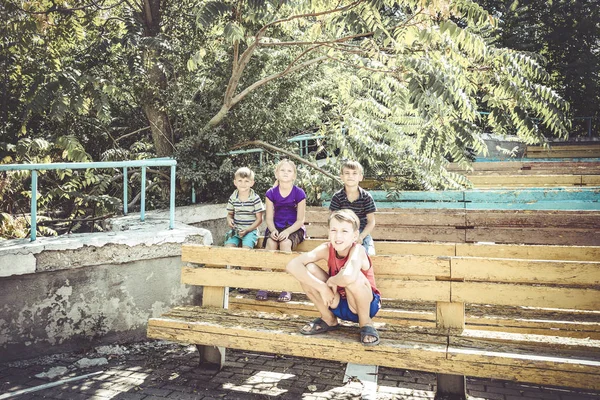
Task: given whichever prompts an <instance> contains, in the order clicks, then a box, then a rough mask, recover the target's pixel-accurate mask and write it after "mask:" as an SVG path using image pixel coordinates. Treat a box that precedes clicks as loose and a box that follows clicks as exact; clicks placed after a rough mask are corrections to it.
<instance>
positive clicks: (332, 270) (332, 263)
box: [327, 243, 381, 297]
mask: <svg viewBox="0 0 600 400" xmlns="http://www.w3.org/2000/svg"><path fill="white" fill-rule="evenodd" d="M354 246H356V243H353V244H352V247H351V248H350V251H349V252H348V255H347V256H346V257H344V258H338V257H337V254H336V252H335V249H334V248H333V246H332V245H331V243H329V245H328V247H329V259H328V260H327V266H328V267H329V276H336V275H337V274H338V273H339V272H340V270H341V269H342V268H343V267H344V265H346V262H348V257H349V256H350V252H351V251H352V249H353V248H354ZM367 258H368V259H369V269H368V270H366V271H365V270H364V269H362V268H361V269H360V272H362V273H363V275H364V276H365V277H366V278H367V280H368V281H369V283H370V284H371V289H372V290H373V293H377V294H379V295H380V294H381V293H379V290H377V287H376V286H375V274H374V273H373V263H372V262H371V257H369V255H368V254H367ZM338 293H339V294H340V296H342V297H346V290H345V289H344V288H343V287H340V286H338Z"/></svg>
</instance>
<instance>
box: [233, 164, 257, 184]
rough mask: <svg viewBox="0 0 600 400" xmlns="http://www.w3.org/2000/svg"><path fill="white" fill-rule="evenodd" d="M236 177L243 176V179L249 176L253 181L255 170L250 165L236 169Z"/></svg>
mask: <svg viewBox="0 0 600 400" xmlns="http://www.w3.org/2000/svg"><path fill="white" fill-rule="evenodd" d="M234 178H242V179H243V178H248V179H250V180H251V181H253V180H254V171H252V170H251V169H250V168H248V167H242V168H238V170H237V171H235V175H234Z"/></svg>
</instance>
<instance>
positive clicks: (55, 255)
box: [0, 205, 225, 361]
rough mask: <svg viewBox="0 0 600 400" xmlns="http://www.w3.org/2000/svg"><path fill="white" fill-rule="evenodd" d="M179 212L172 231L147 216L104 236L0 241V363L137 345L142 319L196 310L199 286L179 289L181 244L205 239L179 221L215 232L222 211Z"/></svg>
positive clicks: (117, 223) (116, 225)
mask: <svg viewBox="0 0 600 400" xmlns="http://www.w3.org/2000/svg"><path fill="white" fill-rule="evenodd" d="M185 209H186V210H181V212H180V213H179V214H178V215H177V217H176V219H177V221H178V222H177V224H176V227H175V229H172V230H171V229H168V226H169V221H168V216H167V219H165V218H163V217H164V215H163V214H161V213H160V212H158V213H152V212H151V213H148V214H147V221H146V222H144V223H140V222H139V216H136V215H131V216H127V217H124V218H119V219H115V220H113V221H110V223H109V224H108V225H107V228H109V229H112V231H110V232H106V233H92V234H77V235H66V236H61V237H57V238H39V239H38V240H36V241H35V242H29V241H28V240H10V241H8V240H6V241H0V359H1V360H3V361H8V360H15V359H24V358H28V357H32V356H38V355H41V354H50V353H57V352H63V351H73V350H79V349H84V348H86V347H90V346H97V345H99V344H108V343H115V342H121V341H122V342H126V341H135V340H141V339H143V338H145V335H146V323H147V320H148V318H149V317H152V316H159V315H160V314H161V313H163V312H165V311H167V310H168V309H170V308H172V307H173V306H176V305H182V304H200V295H201V293H202V291H201V288H199V287H191V286H187V285H181V283H180V271H181V265H182V262H181V259H180V256H181V244H182V243H184V242H196V243H203V244H211V243H212V242H213V236H212V233H211V232H210V231H209V230H207V229H204V228H199V227H194V226H190V225H187V224H183V223H181V222H179V221H182V222H183V221H185V222H189V223H192V224H194V225H199V224H204V225H209V226H214V227H215V228H219V227H220V226H221V225H223V224H225V219H224V216H225V211H224V210H225V206H224V205H211V206H202V205H198V206H194V207H189V208H185ZM220 210H222V211H220ZM183 211H185V212H183ZM188 214H189V215H191V216H193V217H189V218H188ZM221 242H222V241H221Z"/></svg>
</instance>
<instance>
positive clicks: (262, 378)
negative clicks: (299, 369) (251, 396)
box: [223, 371, 295, 396]
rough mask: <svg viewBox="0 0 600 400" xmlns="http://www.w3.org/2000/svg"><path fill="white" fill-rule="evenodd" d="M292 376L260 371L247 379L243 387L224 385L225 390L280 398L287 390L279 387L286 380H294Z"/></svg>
mask: <svg viewBox="0 0 600 400" xmlns="http://www.w3.org/2000/svg"><path fill="white" fill-rule="evenodd" d="M294 376H295V375H292V374H281V373H279V372H271V371H260V372H258V373H257V374H255V375H253V376H251V377H250V378H248V379H246V381H245V382H244V383H243V384H242V385H234V384H233V383H225V384H223V389H229V390H237V391H240V392H246V393H259V394H264V395H269V396H279V395H281V394H283V393H285V392H287V390H286V389H281V388H278V387H277V385H278V383H279V382H280V381H282V380H284V379H290V378H293V377H294Z"/></svg>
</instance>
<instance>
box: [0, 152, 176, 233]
mask: <svg viewBox="0 0 600 400" xmlns="http://www.w3.org/2000/svg"><path fill="white" fill-rule="evenodd" d="M176 166H177V161H175V160H173V159H171V158H150V159H146V160H134V161H105V162H78V163H56V164H4V165H0V171H31V223H30V224H31V235H30V239H31V241H32V242H33V241H35V239H36V235H37V193H38V187H37V180H38V179H37V178H38V171H44V170H56V169H90V168H123V214H124V215H127V168H136V167H141V168H142V188H141V193H142V195H141V199H140V202H141V207H140V220H141V221H144V220H145V218H146V168H147V167H171V187H170V189H171V190H170V193H169V229H173V228H174V227H175V167H176Z"/></svg>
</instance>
